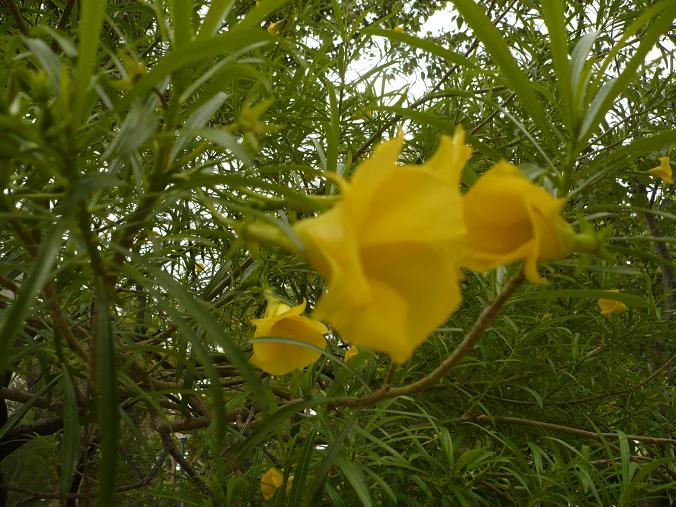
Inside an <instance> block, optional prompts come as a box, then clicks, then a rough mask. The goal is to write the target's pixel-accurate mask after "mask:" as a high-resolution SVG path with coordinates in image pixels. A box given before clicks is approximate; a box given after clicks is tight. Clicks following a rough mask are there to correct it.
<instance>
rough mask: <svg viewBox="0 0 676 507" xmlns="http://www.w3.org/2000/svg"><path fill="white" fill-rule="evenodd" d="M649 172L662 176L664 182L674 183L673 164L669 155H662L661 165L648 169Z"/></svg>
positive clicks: (657, 176) (652, 174)
mask: <svg viewBox="0 0 676 507" xmlns="http://www.w3.org/2000/svg"><path fill="white" fill-rule="evenodd" d="M648 174H650V175H651V176H655V177H656V178H660V179H661V180H662V181H663V182H664V183H673V182H674V180H673V179H672V177H671V174H672V173H671V164H670V163H669V157H660V165H658V166H657V167H653V168H652V169H650V170H649V171H648Z"/></svg>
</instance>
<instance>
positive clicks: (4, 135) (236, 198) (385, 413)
mask: <svg viewBox="0 0 676 507" xmlns="http://www.w3.org/2000/svg"><path fill="white" fill-rule="evenodd" d="M0 13H2V16H0V55H1V58H2V62H1V64H0V225H1V226H0V289H1V292H0V380H1V381H2V385H1V386H0V462H1V467H0V472H1V474H0V505H4V504H7V505H15V504H18V503H20V502H24V504H25V505H32V504H37V503H39V502H40V501H41V500H42V499H52V500H56V501H60V502H61V503H64V504H66V505H74V503H73V502H74V501H75V500H76V499H84V498H90V499H91V498H94V497H95V498H96V499H97V504H100V505H117V504H125V505H146V504H153V505H175V504H176V502H183V504H184V505H232V506H236V505H259V504H262V503H263V499H262V496H261V492H260V485H259V480H260V477H261V475H262V474H263V473H264V472H265V471H266V470H268V469H269V468H271V467H273V466H275V467H277V468H278V469H279V470H280V471H282V473H283V475H284V477H285V483H286V484H287V486H288V487H286V486H283V487H280V488H278V490H277V493H276V495H275V496H274V498H273V499H272V500H270V502H269V503H270V505H294V506H295V505H298V506H300V505H346V506H351V505H362V504H363V505H413V506H414V505H421V506H422V505H447V506H456V505H463V506H481V505H491V506H492V505H533V506H536V505H537V506H539V505H542V506H545V505H602V506H607V505H618V506H619V505H622V506H630V505H670V503H672V502H673V501H674V497H673V491H674V486H675V485H676V476H675V474H674V467H673V456H674V448H673V444H674V440H669V439H670V438H671V436H672V435H673V432H674V423H673V421H674V420H676V413H675V411H674V406H673V387H672V386H671V385H670V383H669V377H670V375H671V376H673V371H674V334H673V313H674V298H676V295H675V283H676V282H675V278H674V274H673V273H674V262H673V258H674V239H673V234H672V235H671V236H670V235H669V234H670V233H671V232H673V230H674V221H675V220H676V210H675V209H674V187H673V186H669V185H665V184H661V183H660V182H659V180H655V179H653V178H651V177H650V176H648V175H647V174H645V171H646V170H648V169H650V168H652V167H654V166H656V165H658V162H657V158H658V157H660V156H668V155H669V154H670V153H671V151H670V150H673V145H674V141H675V140H676V113H675V111H676V109H675V108H674V97H676V80H674V79H669V77H670V76H671V75H672V74H673V71H674V45H673V36H672V35H673V34H670V33H669V30H670V28H672V24H673V19H674V18H675V17H676V4H674V2H673V1H669V0H662V1H660V2H644V1H641V0H632V1H629V2H627V1H622V2H620V1H619V0H599V1H594V2H565V1H561V0H547V1H544V2H526V1H515V2H495V1H491V2H489V1H485V0H455V1H454V2H452V3H449V4H448V5H447V4H446V3H445V2H440V1H426V0H406V1H405V0H385V1H382V0H381V1H375V0H361V1H356V0H346V1H342V2H340V1H338V0H331V1H329V0H288V1H284V0H263V1H262V2H254V1H253V0H213V1H211V2H207V1H200V0H198V1H187V0H186V1H184V0H173V1H168V2H160V1H153V2H150V1H130V0H127V1H114V2H105V1H102V0H83V1H81V2H74V1H71V0H66V1H65V2H51V3H42V2H40V3H32V2H16V0H8V1H5V2H4V3H2V4H1V5H0ZM433 15H434V19H440V20H441V21H440V25H441V30H439V33H435V34H432V33H424V31H423V30H422V27H423V23H424V22H425V20H427V19H429V18H430V17H432V16H433ZM271 23H279V25H276V27H279V31H278V33H277V34H276V35H275V34H273V33H270V32H268V31H267V30H266V28H267V27H268V26H270V24H271ZM397 27H400V28H401V29H396V28H397ZM670 37H671V38H670ZM457 124H462V125H463V126H464V127H465V129H466V130H467V132H468V142H469V144H471V145H472V147H473V149H474V155H473V157H472V159H471V160H470V162H469V163H468V165H467V167H466V168H465V173H464V174H463V187H464V189H465V190H466V188H467V187H468V186H470V185H471V184H472V183H473V182H474V180H476V178H477V176H478V175H480V174H481V173H483V172H484V171H485V170H486V169H487V168H488V167H490V165H492V164H493V163H495V162H497V161H498V160H500V159H501V158H505V159H508V160H511V161H513V162H514V163H515V164H518V165H520V166H521V167H522V169H523V170H524V172H526V173H527V174H528V176H529V177H530V178H531V179H533V180H534V181H536V182H537V183H539V184H541V185H543V186H544V187H545V188H547V189H548V190H550V191H551V192H553V193H555V194H557V195H559V196H568V204H567V206H566V208H565V210H564V215H565V217H566V218H567V219H568V220H569V221H570V222H571V223H575V224H576V227H577V228H578V230H581V231H585V230H587V229H589V230H595V231H599V232H600V231H605V232H604V234H607V235H608V237H607V242H606V244H605V245H604V249H602V250H601V253H603V255H596V256H591V255H590V254H593V252H586V253H585V255H575V256H573V257H571V258H570V259H568V260H565V261H558V262H552V263H549V264H547V265H543V266H542V272H543V274H544V276H545V277H546V278H547V279H548V281H549V282H550V283H549V285H548V286H535V285H528V286H525V287H522V288H521V289H520V290H519V292H517V293H516V294H515V295H514V296H513V297H511V298H510V299H509V301H508V302H507V304H506V305H505V306H504V307H503V308H502V309H501V311H500V314H499V316H498V317H497V319H496V320H494V321H493V322H492V324H491V325H490V327H489V328H488V329H487V331H486V332H485V334H484V336H482V338H481V339H480V340H479V342H478V343H477V345H476V346H475V347H474V349H473V350H472V351H471V352H470V353H469V354H468V355H467V356H465V357H464V359H463V361H462V362H461V363H460V364H459V365H457V366H456V367H455V368H454V369H453V370H452V371H451V372H450V374H448V375H446V376H444V377H443V378H442V379H441V380H440V381H439V382H438V383H435V384H434V385H432V386H431V387H430V388H428V389H425V390H424V391H421V392H415V393H411V394H408V395H403V396H397V397H392V398H385V397H384V398H382V399H379V400H378V401H376V402H374V403H369V404H366V405H364V406H354V402H355V400H362V399H364V398H366V397H367V396H368V395H371V394H373V393H378V392H379V389H380V388H381V386H383V385H384V384H386V385H391V386H405V385H408V384H411V383H412V382H415V381H417V380H419V379H421V378H423V377H424V376H425V375H427V374H429V373H430V372H431V371H432V370H434V368H436V367H437V366H438V365H439V364H440V363H442V362H443V361H444V360H445V359H446V358H448V357H449V356H450V355H451V353H452V352H453V351H454V349H455V348H456V346H457V344H458V343H460V341H461V340H462V336H463V334H465V333H466V332H467V331H469V330H470V329H471V327H472V324H473V322H474V321H475V320H476V319H477V317H478V315H479V314H480V312H481V311H482V309H484V308H485V307H487V306H488V305H489V304H490V303H491V301H492V300H493V299H494V298H495V297H496V296H497V295H498V294H499V293H500V291H501V290H502V289H503V288H504V287H505V286H506V284H507V281H508V279H509V278H510V277H511V276H513V275H514V274H515V273H516V272H517V271H518V269H519V268H518V266H508V267H506V268H499V269H497V270H495V271H493V272H491V273H488V274H473V273H466V276H465V279H464V281H463V287H462V289H463V304H462V306H461V308H460V309H459V310H458V311H457V312H456V313H455V314H454V315H453V316H451V317H450V318H449V321H448V322H447V323H446V325H445V326H443V327H441V328H439V329H438V331H437V332H436V333H435V334H434V335H433V336H432V337H430V339H429V340H428V341H427V342H426V343H425V344H424V345H423V346H421V347H420V348H419V349H418V351H417V352H416V353H415V355H414V357H413V359H412V361H410V362H409V363H407V364H405V365H403V366H401V367H399V368H391V366H390V364H389V360H388V359H387V358H386V357H385V356H382V355H379V354H376V353H373V352H371V351H368V350H366V351H362V352H361V353H360V354H359V355H358V356H357V357H355V358H354V359H352V360H350V362H349V364H345V363H344V362H343V360H342V358H343V356H344V352H345V349H346V348H347V345H346V344H345V343H343V342H342V341H341V340H340V339H339V337H337V336H331V337H330V339H329V345H328V348H327V350H326V351H325V352H324V354H323V355H322V357H321V358H320V359H319V361H317V362H316V363H315V364H314V365H312V366H310V367H308V368H306V369H305V370H303V371H296V372H295V373H293V374H289V375H286V376H283V377H279V378H273V377H270V376H268V375H266V374H262V373H261V372H259V371H257V370H255V369H254V368H253V367H252V366H250V365H249V363H248V361H247V357H248V356H249V355H250V349H251V343H250V337H251V335H252V326H251V324H250V321H251V319H253V318H256V317H259V316H260V315H261V314H262V312H263V310H264V307H265V297H264V294H265V291H266V290H272V291H274V292H275V293H276V294H277V295H279V296H280V297H282V298H286V299H288V300H289V301H291V302H295V303H296V304H297V303H300V302H301V301H302V300H303V299H306V300H307V301H308V307H309V308H312V307H313V306H314V304H315V303H316V302H317V300H318V298H319V296H320V295H321V293H322V290H323V282H322V280H321V279H320V278H319V277H318V275H317V274H316V273H315V272H314V271H313V270H312V269H311V268H310V267H308V265H307V264H305V263H304V262H302V261H301V260H300V259H299V257H298V256H296V255H291V254H289V253H287V251H286V250H294V249H295V250H300V249H302V245H299V244H298V239H297V238H296V237H295V236H294V235H293V233H292V231H291V229H290V227H289V226H290V225H291V224H293V223H294V222H295V221H297V220H298V219H301V218H304V217H308V216H312V215H313V214H316V213H318V212H321V211H323V210H325V209H327V208H328V207H330V206H331V204H332V203H333V202H334V201H335V199H336V198H337V194H338V188H337V185H336V182H335V176H336V175H339V176H344V177H349V175H350V174H351V173H352V171H353V170H354V168H355V166H356V165H357V164H358V163H359V162H360V161H361V160H363V159H364V158H365V157H367V156H368V154H369V153H370V152H371V150H372V148H373V146H374V145H375V144H377V143H378V142H379V141H380V140H382V139H387V138H390V137H392V136H394V135H396V133H397V131H398V130H399V129H403V131H404V132H405V133H406V136H407V143H406V147H405V152H404V154H403V157H402V158H403V159H404V160H405V161H407V162H410V163H421V162H422V161H424V160H426V159H427V158H429V156H430V154H431V153H432V152H433V151H434V149H435V147H436V143H437V139H438V136H439V134H440V133H442V132H446V133H451V132H453V130H454V128H455V126H456V125H457ZM264 226H267V228H266V227H264ZM256 227H259V229H256ZM256 231H258V232H256ZM262 231H273V232H274V233H271V234H270V235H268V236H265V235H264V234H263V232H262ZM280 245H281V246H283V247H285V248H284V249H283V248H279V246H280ZM596 253H599V251H598V250H597V251H596ZM440 283H443V281H442V280H440ZM614 288H617V289H620V291H621V292H620V293H619V294H618V295H617V299H618V300H620V301H622V302H624V303H625V304H626V305H627V306H628V307H629V310H628V311H627V312H625V313H622V314H617V315H611V316H610V317H603V316H601V315H600V314H599V312H598V309H597V308H596V300H597V299H598V298H599V297H602V296H604V295H606V296H607V293H606V292H605V291H606V290H607V289H614ZM268 340H270V341H275V338H270V339H268ZM277 341H279V340H277ZM543 423H546V424H543ZM291 476H293V479H291ZM31 502H33V503H31ZM68 502H70V503H68Z"/></svg>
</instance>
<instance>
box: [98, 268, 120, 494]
mask: <svg viewBox="0 0 676 507" xmlns="http://www.w3.org/2000/svg"><path fill="white" fill-rule="evenodd" d="M95 283H96V286H95V300H94V305H95V311H96V317H95V318H96V335H95V337H94V350H95V352H96V354H95V357H96V408H97V415H98V420H99V428H100V446H101V460H100V462H99V470H98V478H99V490H98V500H99V505H104V506H105V505H111V506H112V505H116V502H115V498H114V497H115V483H116V474H117V459H118V448H117V446H118V441H117V438H118V434H119V413H118V406H117V365H116V361H117V358H116V354H115V342H114V339H113V333H112V325H111V320H110V304H109V301H108V299H109V298H108V288H107V286H106V280H105V279H104V277H103V276H101V275H97V276H96V278H95Z"/></svg>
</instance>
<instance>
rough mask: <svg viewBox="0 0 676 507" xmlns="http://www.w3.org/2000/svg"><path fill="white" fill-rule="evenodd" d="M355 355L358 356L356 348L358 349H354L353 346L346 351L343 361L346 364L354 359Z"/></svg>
mask: <svg viewBox="0 0 676 507" xmlns="http://www.w3.org/2000/svg"><path fill="white" fill-rule="evenodd" d="M357 354H359V348H358V347H355V346H354V345H353V346H352V347H350V348H349V349H347V351H346V352H345V359H344V361H345V362H346V363H347V362H348V361H349V360H350V359H352V358H353V357H355V356H356V355H357Z"/></svg>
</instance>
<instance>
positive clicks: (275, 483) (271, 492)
mask: <svg viewBox="0 0 676 507" xmlns="http://www.w3.org/2000/svg"><path fill="white" fill-rule="evenodd" d="M282 484H284V476H283V475H282V472H280V471H279V470H278V469H277V468H275V467H272V468H270V469H269V470H268V471H267V472H265V473H264V474H263V476H262V477H261V493H263V498H264V499H265V500H270V499H271V498H272V497H273V496H275V493H276V492H277V489H278V488H279V487H280V486H281V485H282ZM292 484H293V475H289V479H288V480H287V481H286V490H287V492H288V491H289V489H290V488H291V485H292Z"/></svg>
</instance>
